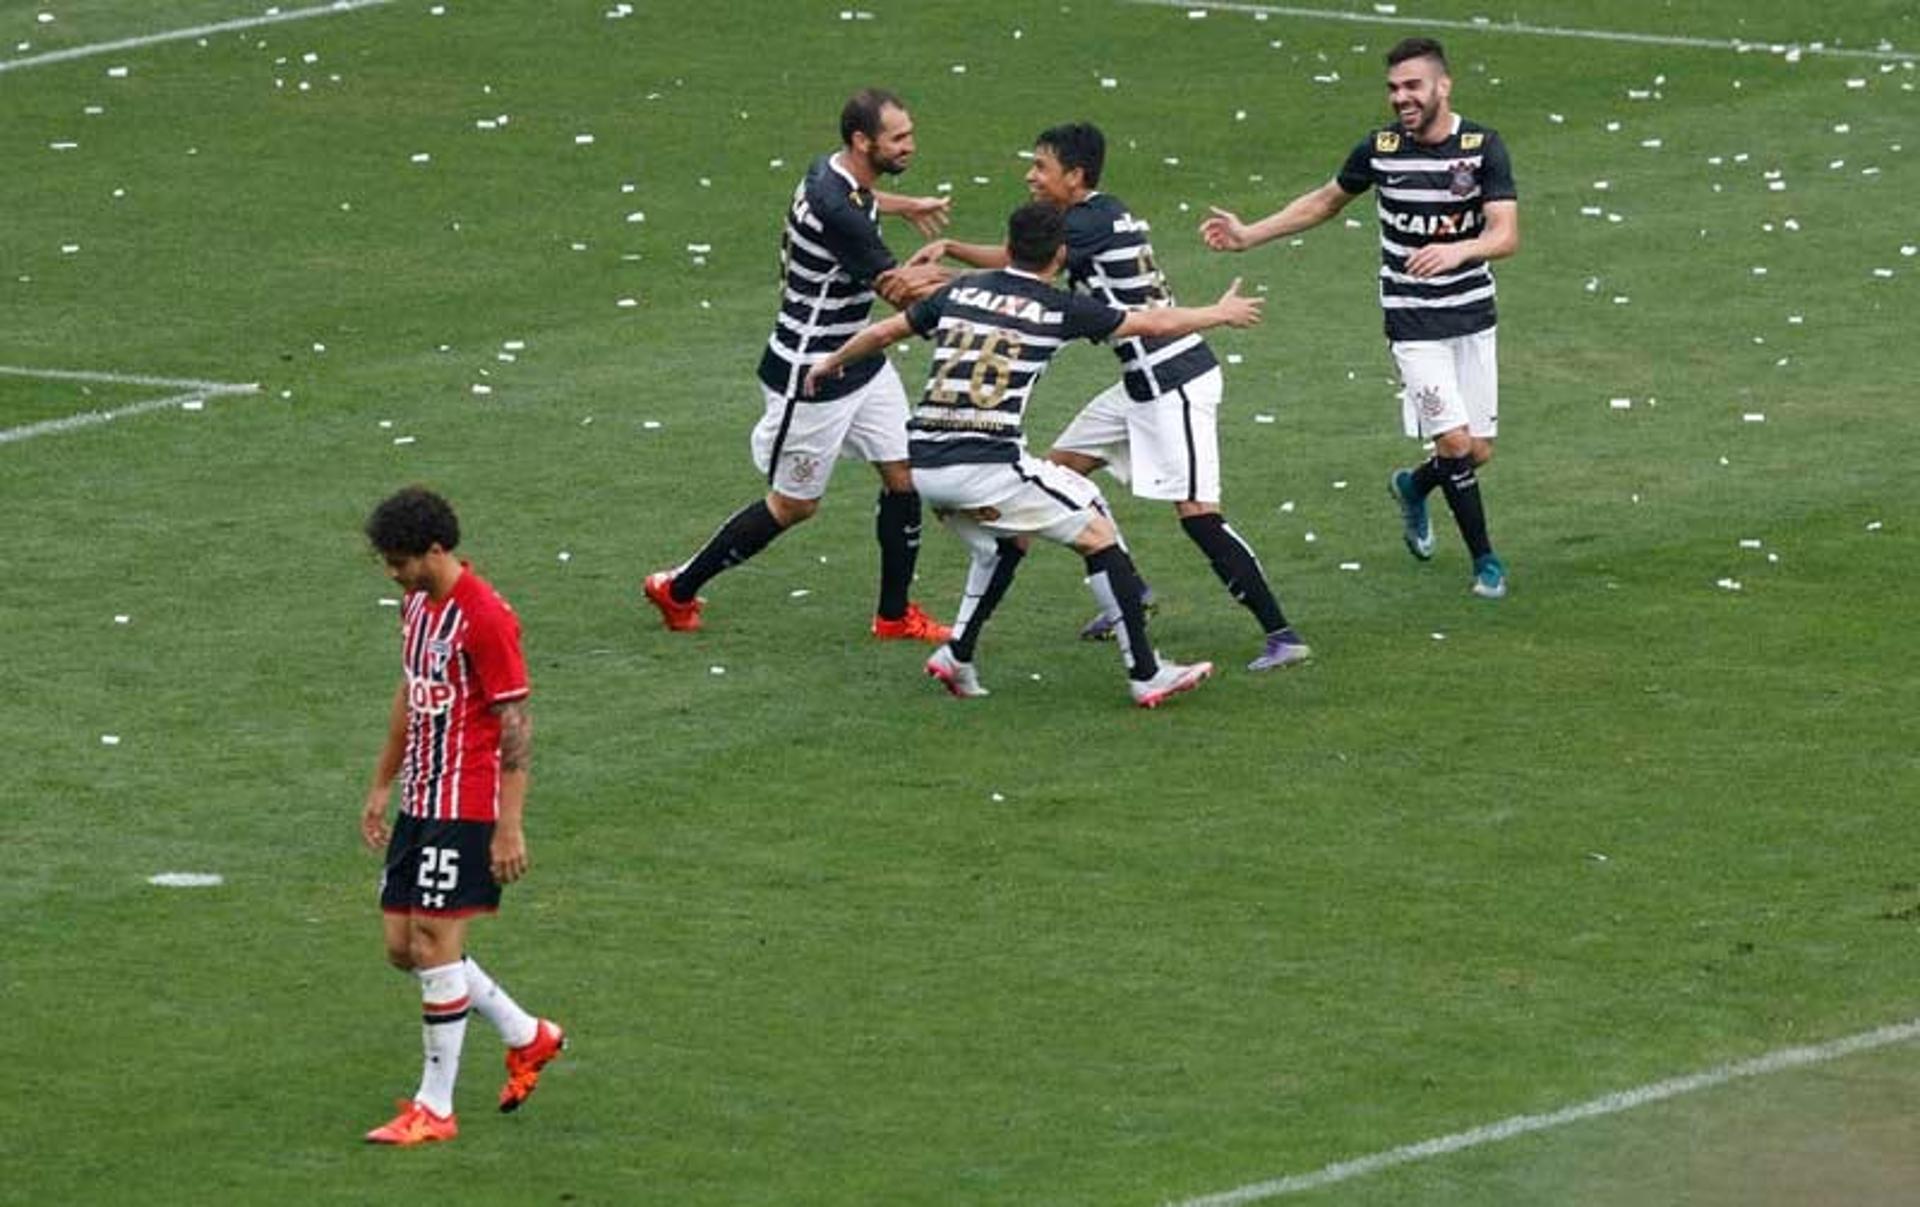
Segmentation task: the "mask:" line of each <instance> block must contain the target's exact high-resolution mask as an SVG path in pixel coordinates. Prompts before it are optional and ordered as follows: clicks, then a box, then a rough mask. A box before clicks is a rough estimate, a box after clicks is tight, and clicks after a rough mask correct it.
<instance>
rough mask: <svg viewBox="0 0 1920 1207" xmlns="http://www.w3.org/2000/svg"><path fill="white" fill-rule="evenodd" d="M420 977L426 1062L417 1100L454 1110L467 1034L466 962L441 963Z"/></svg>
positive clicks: (441, 1110) (447, 1111) (437, 1109)
mask: <svg viewBox="0 0 1920 1207" xmlns="http://www.w3.org/2000/svg"><path fill="white" fill-rule="evenodd" d="M415 975H416V976H418V977H419V978H420V1022H421V1027H420V1032H421V1044H422V1047H423V1048H424V1049H425V1058H426V1059H425V1064H424V1065H423V1066H422V1068H421V1070H420V1091H419V1092H418V1093H416V1094H415V1095H414V1096H413V1098H414V1101H416V1102H418V1103H420V1104H421V1105H423V1106H425V1107H426V1108H427V1109H428V1110H430V1111H432V1112H433V1113H434V1114H436V1115H451V1114H453V1083H454V1081H455V1080H456V1079H457V1078H458V1077H459V1076H460V1045H461V1044H462V1043H463V1042H464V1041H465V1040H466V1037H467V1007H468V1005H469V1001H468V997H467V966H466V964H465V963H464V962H461V963H454V964H442V965H440V966H439V967H437V968H422V969H419V970H417V971H416V973H415Z"/></svg>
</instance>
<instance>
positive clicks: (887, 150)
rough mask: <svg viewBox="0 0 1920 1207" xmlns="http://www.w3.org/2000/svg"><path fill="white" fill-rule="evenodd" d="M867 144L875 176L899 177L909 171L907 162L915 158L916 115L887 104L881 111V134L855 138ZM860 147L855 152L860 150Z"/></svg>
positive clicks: (869, 162) (869, 163) (869, 160)
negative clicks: (867, 137) (914, 117)
mask: <svg viewBox="0 0 1920 1207" xmlns="http://www.w3.org/2000/svg"><path fill="white" fill-rule="evenodd" d="M855 137H856V138H860V139H862V140H864V141H866V144H867V145H866V148H865V152H866V157H867V163H868V165H869V166H871V167H872V168H873V172H874V175H876V176H882V175H884V176H898V175H899V174H900V173H902V172H904V171H906V170H907V161H908V160H910V159H912V158H913V115H912V114H910V113H908V112H907V111H906V110H905V109H902V108H900V107H898V106H896V105H886V106H883V107H882V108H881V110H880V133H879V134H878V135H876V136H875V137H874V138H872V139H871V140H866V139H865V136H864V135H855ZM859 149H860V147H859V146H858V144H856V145H855V150H859Z"/></svg>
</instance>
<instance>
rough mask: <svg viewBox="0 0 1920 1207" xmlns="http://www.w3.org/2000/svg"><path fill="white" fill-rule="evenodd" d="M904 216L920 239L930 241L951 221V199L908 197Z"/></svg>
mask: <svg viewBox="0 0 1920 1207" xmlns="http://www.w3.org/2000/svg"><path fill="white" fill-rule="evenodd" d="M904 216H905V218H906V220H907V221H908V222H911V223H913V229H915V230H917V231H919V232H920V237H921V238H922V239H931V238H933V237H934V236H936V235H938V234H939V233H940V232H941V231H943V230H945V229H947V223H949V222H951V221H952V220H953V198H951V197H909V198H908V199H907V208H906V210H905V211H904Z"/></svg>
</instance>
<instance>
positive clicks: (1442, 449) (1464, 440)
mask: <svg viewBox="0 0 1920 1207" xmlns="http://www.w3.org/2000/svg"><path fill="white" fill-rule="evenodd" d="M1433 451H1434V452H1436V453H1438V454H1440V455H1441V456H1442V457H1454V458H1458V457H1470V456H1472V455H1473V437H1472V436H1470V435H1468V434H1467V429H1466V428H1463V427H1458V428H1455V429H1453V430H1452V431H1450V432H1441V433H1440V434H1439V435H1438V436H1435V437H1434V439H1433Z"/></svg>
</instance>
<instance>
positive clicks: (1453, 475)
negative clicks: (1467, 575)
mask: <svg viewBox="0 0 1920 1207" xmlns="http://www.w3.org/2000/svg"><path fill="white" fill-rule="evenodd" d="M1434 463H1435V464H1436V465H1438V466H1439V467H1440V472H1441V474H1442V475H1443V477H1442V478H1441V479H1440V489H1441V490H1443V491H1445V492H1446V495H1447V506H1448V507H1450V508H1452V509H1453V522H1454V523H1456V524H1458V525H1459V526H1460V539H1461V540H1464V541H1465V542H1466V543H1467V552H1469V553H1471V554H1473V560H1474V561H1476V562H1477V561H1479V560H1480V559H1481V558H1483V557H1485V556H1487V555H1488V554H1489V553H1492V552H1493V542H1492V541H1490V540H1488V539H1487V512H1486V508H1485V507H1484V506H1482V505H1481V502H1480V479H1479V478H1478V477H1477V476H1476V475H1475V474H1474V472H1473V458H1471V457H1435V458H1434Z"/></svg>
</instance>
